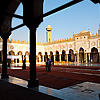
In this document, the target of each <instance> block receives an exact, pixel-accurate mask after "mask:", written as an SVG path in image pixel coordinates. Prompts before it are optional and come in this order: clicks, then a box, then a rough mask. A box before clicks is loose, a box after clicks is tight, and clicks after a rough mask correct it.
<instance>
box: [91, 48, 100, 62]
mask: <svg viewBox="0 0 100 100" xmlns="http://www.w3.org/2000/svg"><path fill="white" fill-rule="evenodd" d="M90 58H91V62H94V63H96V62H99V53H98V49H97V48H95V47H93V48H92V49H91V56H90Z"/></svg>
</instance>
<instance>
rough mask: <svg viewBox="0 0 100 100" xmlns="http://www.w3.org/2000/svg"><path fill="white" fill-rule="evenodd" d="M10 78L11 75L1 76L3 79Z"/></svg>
mask: <svg viewBox="0 0 100 100" xmlns="http://www.w3.org/2000/svg"><path fill="white" fill-rule="evenodd" d="M7 78H9V74H1V79H7Z"/></svg>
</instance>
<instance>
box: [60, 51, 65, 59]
mask: <svg viewBox="0 0 100 100" xmlns="http://www.w3.org/2000/svg"><path fill="white" fill-rule="evenodd" d="M65 54H66V53H65V50H62V55H61V60H62V61H65Z"/></svg>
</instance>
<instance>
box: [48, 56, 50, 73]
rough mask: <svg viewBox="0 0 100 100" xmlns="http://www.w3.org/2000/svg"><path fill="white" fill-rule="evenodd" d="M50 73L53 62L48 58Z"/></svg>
mask: <svg viewBox="0 0 100 100" xmlns="http://www.w3.org/2000/svg"><path fill="white" fill-rule="evenodd" d="M48 71H49V72H50V71H51V60H50V59H49V58H48Z"/></svg>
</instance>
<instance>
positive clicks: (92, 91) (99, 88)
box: [3, 76, 100, 100]
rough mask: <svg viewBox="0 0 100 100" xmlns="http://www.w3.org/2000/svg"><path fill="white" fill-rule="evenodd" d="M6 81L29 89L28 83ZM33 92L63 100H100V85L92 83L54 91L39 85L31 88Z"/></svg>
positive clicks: (14, 80)
mask: <svg viewBox="0 0 100 100" xmlns="http://www.w3.org/2000/svg"><path fill="white" fill-rule="evenodd" d="M3 80H4V81H7V82H10V83H13V84H16V85H19V86H22V87H25V88H27V84H28V83H27V81H25V80H22V79H19V78H16V77H12V76H10V77H9V79H3ZM30 89H32V90H35V91H38V92H41V93H44V94H47V95H51V96H54V97H57V98H60V99H63V100H100V99H99V93H100V84H97V83H92V82H83V83H81V84H77V85H73V86H70V87H67V88H63V89H59V90H57V89H53V88H49V87H45V86H41V85H39V87H35V88H30Z"/></svg>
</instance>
